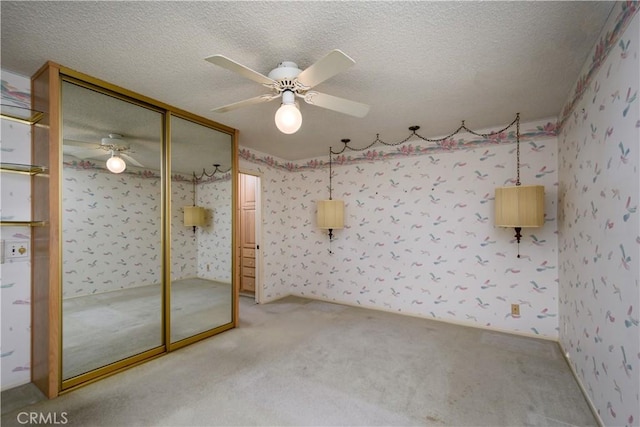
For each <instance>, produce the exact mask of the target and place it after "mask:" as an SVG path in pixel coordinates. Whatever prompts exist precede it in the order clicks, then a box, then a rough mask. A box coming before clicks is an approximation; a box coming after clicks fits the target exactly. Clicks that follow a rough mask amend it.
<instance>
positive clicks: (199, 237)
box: [168, 115, 233, 345]
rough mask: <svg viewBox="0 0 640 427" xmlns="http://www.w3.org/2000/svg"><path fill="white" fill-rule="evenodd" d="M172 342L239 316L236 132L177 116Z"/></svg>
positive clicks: (201, 333)
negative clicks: (234, 273)
mask: <svg viewBox="0 0 640 427" xmlns="http://www.w3.org/2000/svg"><path fill="white" fill-rule="evenodd" d="M170 128H171V145H170V153H171V154H170V159H171V183H170V187H171V191H170V194H171V263H170V269H171V272H170V277H171V282H170V293H169V307H170V310H169V313H168V316H169V317H170V319H171V321H170V330H171V334H170V335H171V336H170V340H171V343H177V344H178V345H182V344H183V343H189V342H190V340H194V339H200V338H201V337H203V336H206V335H207V334H213V333H214V332H215V329H216V328H219V327H221V326H223V325H228V324H230V323H231V322H232V320H233V318H232V316H233V306H232V305H233V286H232V247H233V246H232V243H233V242H232V236H233V234H232V226H233V224H232V216H233V215H232V213H233V210H232V207H233V196H232V195H233V186H232V162H233V156H232V150H233V140H232V136H231V135H230V134H227V133H223V132H220V131H218V130H216V129H213V128H210V127H207V126H204V125H202V124H200V123H196V122H193V121H190V120H188V119H186V118H182V117H177V116H175V115H172V116H171V126H170Z"/></svg>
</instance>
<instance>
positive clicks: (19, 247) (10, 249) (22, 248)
mask: <svg viewBox="0 0 640 427" xmlns="http://www.w3.org/2000/svg"><path fill="white" fill-rule="evenodd" d="M28 260H29V242H24V241H23V242H20V241H7V240H3V241H2V264H4V263H6V262H19V261H28Z"/></svg>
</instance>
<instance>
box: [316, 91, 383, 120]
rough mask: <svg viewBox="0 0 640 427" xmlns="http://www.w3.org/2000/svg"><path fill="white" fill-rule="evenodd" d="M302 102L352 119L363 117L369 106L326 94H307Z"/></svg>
mask: <svg viewBox="0 0 640 427" xmlns="http://www.w3.org/2000/svg"><path fill="white" fill-rule="evenodd" d="M304 101H305V102H306V103H307V104H311V105H315V106H318V107H322V108H327V109H329V110H333V111H337V112H339V113H344V114H348V115H350V116H354V117H364V116H366V115H367V113H368V112H369V108H370V107H369V106H368V105H367V104H362V103H360V102H355V101H350V100H348V99H344V98H338V97H337V96H332V95H327V94H326V93H319V92H307V93H306V94H305V95H304Z"/></svg>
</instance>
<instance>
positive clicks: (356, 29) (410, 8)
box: [0, 0, 614, 160]
mask: <svg viewBox="0 0 640 427" xmlns="http://www.w3.org/2000/svg"><path fill="white" fill-rule="evenodd" d="M613 6H614V3H613V2H404V1H400V2H348V1H341V2H306V1H305V2H262V1H260V2H151V1H150V2H12V1H4V0H3V1H2V2H1V3H0V7H1V19H2V29H1V30H2V62H1V66H2V68H3V69H4V70H8V71H12V72H15V73H18V74H22V75H25V76H30V75H31V74H33V73H34V72H35V71H36V70H37V69H38V68H39V67H40V66H41V65H42V64H43V63H44V62H45V61H47V60H52V61H55V62H57V63H60V64H62V65H65V66H67V67H70V68H72V69H75V70H77V71H81V72H83V73H86V74H89V75H92V76H95V77H98V78H100V79H103V80H106V81H109V82H111V83H114V84H117V85H119V86H122V87H125V88H127V89H130V90H133V91H136V92H138V93H141V94H144V95H146V96H149V97H151V98H154V99H157V100H160V101H163V102H165V103H168V104H171V105H174V106H176V107H179V108H182V109H185V110H188V111H191V112H194V113H196V114H199V115H201V116H205V117H208V118H211V119H213V120H216V121H218V122H221V123H224V124H226V125H229V126H232V127H235V128H237V129H239V130H240V144H241V145H243V146H246V147H249V148H253V149H255V150H259V151H262V152H265V153H268V154H272V155H275V156H279V157H281V158H284V159H289V160H297V159H304V158H309V157H314V156H319V155H324V154H328V150H329V146H331V145H333V146H334V147H340V146H341V142H340V139H342V138H351V140H352V141H353V145H355V146H364V145H367V144H368V143H369V142H371V141H372V140H373V139H375V136H376V134H377V133H379V134H380V137H381V138H382V139H384V140H388V141H392V140H397V139H400V138H404V137H405V136H406V135H408V131H407V128H408V127H409V126H411V125H420V126H421V130H420V133H421V134H423V135H424V136H438V135H442V134H446V133H449V132H450V131H451V130H453V129H455V128H457V126H458V125H459V124H460V121H461V120H463V119H464V120H466V124H467V126H469V127H471V128H475V129H481V128H487V127H494V126H498V125H502V124H507V123H509V122H511V120H512V119H513V117H514V115H515V113H516V112H520V113H521V115H522V120H523V121H530V120H536V119H541V118H547V117H555V116H556V115H557V114H558V113H559V112H560V110H561V108H562V106H563V102H564V101H565V100H566V99H567V96H568V93H569V91H570V89H571V86H572V85H573V84H574V83H575V81H576V79H577V78H578V73H579V71H580V68H581V66H582V64H583V63H584V61H585V60H586V59H587V57H588V56H589V55H590V54H591V49H592V47H593V45H594V43H595V42H596V40H597V38H598V36H599V33H600V30H601V28H602V25H603V24H604V22H605V20H606V18H607V16H608V14H609V12H610V11H611V9H612V8H613ZM332 49H341V50H342V51H344V52H345V53H346V54H347V55H349V56H351V57H352V58H353V59H354V60H355V61H356V64H355V65H354V66H353V67H351V68H350V69H349V70H347V71H346V72H344V73H341V74H339V75H337V76H335V77H333V78H331V79H329V80H327V81H325V82H323V83H321V84H320V85H318V86H316V87H315V90H317V91H319V92H324V93H327V94H331V95H335V96H340V97H344V98H348V99H352V100H355V101H359V102H363V103H367V104H370V105H371V111H370V112H369V114H368V115H367V116H366V117H365V118H363V119H358V118H353V117H350V116H345V115H342V114H339V113H336V112H333V111H329V110H324V109H322V108H319V107H313V106H311V105H308V104H305V103H302V104H301V111H302V115H303V124H302V128H301V130H300V131H299V132H297V133H296V134H294V135H283V134H281V133H280V132H279V131H278V130H277V129H276V127H275V124H274V122H273V116H274V114H275V111H276V109H277V108H278V102H277V101H272V102H270V103H264V104H259V105H254V106H250V107H247V108H243V109H240V110H236V111H232V112H228V113H224V114H218V113H212V112H211V111H210V110H211V109H212V108H214V107H218V106H221V105H225V104H229V103H232V102H236V101H240V100H243V99H246V98H251V97H254V96H257V95H260V94H262V93H265V92H266V91H265V90H264V89H263V88H262V87H261V86H260V85H259V84H257V83H255V82H253V81H250V80H247V79H244V78H242V77H240V76H239V75H236V74H234V73H231V72H229V71H227V70H225V69H222V68H219V67H216V66H214V65H212V64H210V63H208V62H206V61H204V58H205V57H208V56H211V55H213V54H223V55H225V56H227V57H229V58H232V59H234V60H235V61H237V62H240V63H241V64H244V65H246V66H248V67H250V68H252V69H254V70H256V71H259V72H261V73H263V74H267V73H268V72H269V71H270V70H271V69H272V68H274V67H275V66H276V65H277V64H278V63H279V62H281V61H284V60H288V61H294V62H296V63H297V64H298V66H299V68H301V69H304V68H306V67H308V66H309V65H311V64H312V63H314V62H315V61H316V60H318V59H320V58H321V57H323V56H324V55H325V54H326V53H327V52H329V51H330V50H332ZM113 131H114V130H113V129H105V130H104V132H106V133H108V132H113Z"/></svg>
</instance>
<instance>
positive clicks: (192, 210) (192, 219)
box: [184, 206, 205, 227]
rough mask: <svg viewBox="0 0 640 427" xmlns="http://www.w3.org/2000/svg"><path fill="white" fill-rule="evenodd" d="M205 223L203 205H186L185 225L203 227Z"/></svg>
mask: <svg viewBox="0 0 640 427" xmlns="http://www.w3.org/2000/svg"><path fill="white" fill-rule="evenodd" d="M204 224H205V215H204V208H203V207H201V206H185V207H184V226H185V227H201V226H203V225H204Z"/></svg>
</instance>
